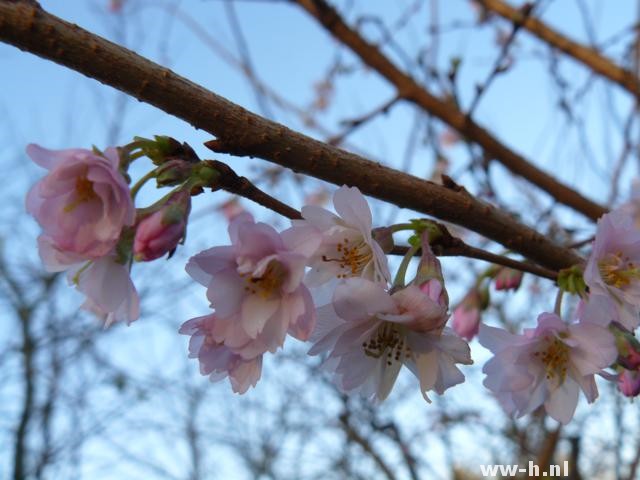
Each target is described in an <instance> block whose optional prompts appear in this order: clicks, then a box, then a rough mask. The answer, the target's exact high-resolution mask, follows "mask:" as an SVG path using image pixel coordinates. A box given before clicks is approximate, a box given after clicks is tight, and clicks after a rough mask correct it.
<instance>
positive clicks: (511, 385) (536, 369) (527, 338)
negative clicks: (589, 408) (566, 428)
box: [478, 313, 617, 424]
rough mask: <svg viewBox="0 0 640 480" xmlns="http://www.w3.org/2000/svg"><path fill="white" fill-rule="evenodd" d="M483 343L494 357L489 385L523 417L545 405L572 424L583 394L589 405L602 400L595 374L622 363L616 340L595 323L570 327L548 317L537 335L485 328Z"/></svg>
mask: <svg viewBox="0 0 640 480" xmlns="http://www.w3.org/2000/svg"><path fill="white" fill-rule="evenodd" d="M478 338H479V340H480V343H481V344H482V345H483V346H484V347H485V348H488V349H489V350H491V351H492V352H493V353H494V357H493V358H492V359H491V360H489V361H488V362H487V363H486V365H485V366H484V368H483V372H484V373H485V374H486V375H487V377H486V379H485V381H484V385H485V386H486V387H487V388H488V389H489V390H491V391H492V392H493V393H495V394H496V396H497V397H498V400H500V402H501V404H502V405H503V407H504V408H505V410H507V412H509V413H511V414H514V415H515V416H517V417H521V416H523V415H527V414H529V413H531V412H533V411H534V410H535V409H537V408H538V407H539V406H541V405H544V407H545V409H546V411H547V413H548V414H549V415H550V416H551V417H553V418H555V419H556V420H558V421H559V422H561V423H563V424H566V423H568V422H569V421H570V420H571V418H572V417H573V414H574V411H575V409H576V406H577V403H578V395H579V391H580V390H582V391H583V392H584V394H585V396H586V398H587V401H588V402H589V403H592V402H593V401H595V399H596V398H597V396H598V389H597V387H596V383H595V378H594V374H597V373H602V371H603V369H605V368H607V367H609V366H610V365H611V364H613V363H614V362H615V360H616V356H617V350H616V345H615V339H614V337H613V335H611V333H609V331H608V330H607V329H606V328H604V327H601V326H599V325H595V324H592V323H585V322H582V323H573V324H565V323H564V322H563V321H562V320H561V319H560V318H559V317H558V316H557V315H555V314H553V313H542V314H541V315H540V316H539V317H538V326H537V327H536V328H535V329H525V330H524V333H523V334H522V335H514V334H511V333H509V332H507V331H505V330H502V329H500V328H494V327H490V326H487V325H482V326H481V327H480V334H479V337H478Z"/></svg>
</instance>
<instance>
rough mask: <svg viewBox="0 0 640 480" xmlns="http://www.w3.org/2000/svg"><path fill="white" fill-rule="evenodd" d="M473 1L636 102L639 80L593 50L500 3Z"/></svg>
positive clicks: (497, 0) (498, 1)
mask: <svg viewBox="0 0 640 480" xmlns="http://www.w3.org/2000/svg"><path fill="white" fill-rule="evenodd" d="M475 1H476V2H477V3H478V4H480V5H482V6H483V7H484V8H486V9H487V10H489V11H491V12H493V13H496V14H498V15H500V16H501V17H503V18H505V19H507V20H510V21H511V22H513V23H514V24H521V25H522V26H523V27H524V28H526V29H527V30H528V31H529V32H531V33H532V34H533V35H535V36H536V37H538V38H539V39H540V40H542V41H544V42H546V43H548V44H549V45H551V46H552V47H554V48H557V49H558V50H560V51H562V52H564V53H566V54H567V55H569V56H570V57H572V58H574V59H575V60H577V61H578V62H580V63H582V64H583V65H584V66H586V67H587V68H589V69H590V70H592V71H594V72H596V73H598V74H600V75H602V76H603V77H606V78H608V79H609V80H611V81H612V82H614V83H617V84H618V85H620V86H622V87H623V88H625V89H626V90H627V91H629V93H631V94H632V95H633V96H634V97H636V98H640V80H638V77H637V76H636V75H634V74H633V72H630V71H628V70H625V69H624V68H621V67H619V66H617V65H616V64H615V63H613V62H612V61H611V60H609V59H608V58H606V57H605V56H603V55H601V54H600V53H599V52H598V51H596V50H594V49H593V48H588V47H585V46H584V45H581V44H580V43H578V42H576V41H574V40H571V39H570V38H568V37H566V36H564V35H562V34H561V33H559V32H556V31H555V30H553V29H552V28H550V27H548V26H547V25H546V24H545V23H543V22H542V21H540V20H538V19H537V18H533V17H529V16H523V14H522V12H520V11H519V10H517V9H515V8H513V7H511V6H510V5H508V4H507V3H505V2H503V1H501V0H475Z"/></svg>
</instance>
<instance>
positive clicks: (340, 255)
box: [291, 186, 391, 286]
mask: <svg viewBox="0 0 640 480" xmlns="http://www.w3.org/2000/svg"><path fill="white" fill-rule="evenodd" d="M333 205H334V207H335V210H336V212H337V213H338V215H335V214H333V213H331V212H329V211H328V210H325V209H324V208H321V207H319V206H316V205H307V206H305V207H303V208H302V216H303V218H304V220H294V221H293V229H292V232H291V235H292V236H293V237H294V242H295V243H296V244H297V245H304V244H308V243H309V242H318V243H319V248H318V249H317V250H316V251H315V252H314V254H313V255H312V256H311V258H310V259H309V266H310V267H311V271H310V272H309V274H308V275H307V278H306V283H307V284H308V285H310V286H317V285H321V284H323V283H325V282H328V281H329V280H331V279H335V278H338V279H344V278H349V277H363V278H367V279H370V280H374V281H377V282H384V283H386V282H388V281H389V279H390V276H391V275H390V273H389V268H388V266H387V258H386V256H385V254H384V252H383V251H382V248H381V247H380V245H379V244H378V243H377V242H376V241H375V240H374V239H373V237H372V233H371V231H372V218H371V210H370V209H369V205H368V204H367V201H366V200H365V198H364V196H363V195H362V194H361V193H360V190H358V189H357V188H355V187H347V186H342V187H340V188H339V189H338V190H337V191H336V192H335V194H334V196H333Z"/></svg>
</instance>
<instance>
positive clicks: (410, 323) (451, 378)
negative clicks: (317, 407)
mask: <svg viewBox="0 0 640 480" xmlns="http://www.w3.org/2000/svg"><path fill="white" fill-rule="evenodd" d="M426 292H428V294H425V292H424V291H422V290H421V289H420V287H418V286H416V285H409V286H408V287H406V288H403V289H401V290H398V291H396V292H394V293H392V294H390V293H389V292H387V291H386V290H385V289H384V287H383V285H382V284H380V283H377V282H372V281H370V280H367V279H364V278H350V279H347V280H346V281H345V282H344V283H343V284H341V285H340V286H339V288H337V289H336V291H335V294H334V298H333V303H332V304H329V305H326V306H324V307H321V308H320V309H319V320H318V328H317V329H316V332H314V335H313V338H312V341H313V342H314V345H313V347H312V348H311V350H310V351H309V354H311V355H318V354H321V353H324V352H327V353H328V356H327V358H326V360H325V362H324V367H325V368H326V369H327V370H329V371H331V372H333V373H334V377H335V381H336V383H337V385H338V386H339V388H340V389H341V390H342V391H344V392H360V393H361V394H363V395H365V396H367V397H370V398H375V399H377V400H379V401H383V400H384V399H385V398H386V397H387V396H388V395H389V393H390V391H391V389H392V387H393V385H394V383H395V380H396V378H397V376H398V373H399V371H400V369H401V367H402V365H406V366H407V367H408V368H409V370H411V372H413V374H414V375H415V376H416V377H417V378H418V380H419V382H420V391H421V392H422V394H423V396H424V398H425V399H426V400H427V401H429V399H428V397H427V392H428V391H431V390H434V391H436V392H437V393H438V394H442V393H444V391H445V390H446V389H447V388H449V387H452V386H453V385H456V384H458V383H461V382H463V381H464V375H463V374H462V372H460V370H458V368H457V367H456V364H458V363H462V364H470V363H472V362H471V358H470V352H469V346H468V345H467V343H466V342H464V341H463V340H462V339H460V338H459V337H458V336H456V335H455V334H453V332H451V330H449V329H448V328H446V327H444V324H445V323H446V321H447V318H448V313H447V307H446V305H443V304H442V303H441V299H442V296H441V295H440V293H441V292H440V291H438V289H437V288H435V283H433V284H431V285H430V287H429V288H428V289H426Z"/></svg>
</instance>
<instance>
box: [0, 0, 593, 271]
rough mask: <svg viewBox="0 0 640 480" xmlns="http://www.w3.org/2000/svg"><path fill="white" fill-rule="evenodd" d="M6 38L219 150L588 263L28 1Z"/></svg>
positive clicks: (521, 249)
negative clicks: (194, 132) (189, 129)
mask: <svg viewBox="0 0 640 480" xmlns="http://www.w3.org/2000/svg"><path fill="white" fill-rule="evenodd" d="M0 40H2V41H4V42H7V43H10V44H13V45H15V46H17V47H19V48H21V49H22V50H26V51H29V52H31V53H34V54H36V55H39V56H42V57H44V58H47V59H50V60H53V61H55V62H57V63H60V64H62V65H65V66H67V67H69V68H71V69H73V70H76V71H78V72H81V73H83V74H85V75H87V76H89V77H91V78H95V79H97V80H99V81H101V82H103V83H105V84H107V85H110V86H112V87H114V88H117V89H119V90H122V91H123V92H126V93H128V94H130V95H132V96H134V97H135V98H137V99H139V100H141V101H145V102H147V103H150V104H152V105H154V106H156V107H158V108H160V109H161V110H163V111H165V112H167V113H169V114H172V115H175V116H176V117H178V118H181V119H183V120H185V121H187V122H189V123H191V124H192V125H194V126H195V127H197V128H200V129H203V130H205V131H207V132H210V133H211V134H213V135H215V136H217V138H218V140H217V147H218V149H220V150H224V151H226V152H230V153H234V154H236V155H249V156H256V157H260V158H264V159H266V160H269V161H271V162H274V163H277V164H279V165H283V166H285V167H287V168H290V169H292V170H294V171H296V172H301V173H305V174H307V175H311V176H314V177H316V178H320V179H322V180H326V181H328V182H331V183H334V184H337V185H342V184H349V185H355V186H357V187H359V188H360V189H361V190H362V191H363V192H364V193H365V194H368V195H371V196H373V197H376V198H379V199H381V200H384V201H387V202H391V203H393V204H395V205H397V206H399V207H403V208H409V209H412V210H415V211H418V212H422V213H425V214H428V215H433V216H435V217H438V218H440V219H442V220H445V221H449V222H452V223H455V224H458V225H462V226H464V227H466V228H469V229H471V230H473V231H475V232H477V233H479V234H481V235H484V236H486V237H487V238H490V239H492V240H494V241H496V242H499V243H501V244H502V245H504V246H505V247H507V248H508V249H509V250H512V251H515V252H518V253H520V254H522V255H523V256H525V257H527V258H529V259H531V260H534V261H536V262H538V263H539V264H541V265H544V266H546V267H548V268H552V269H560V268H564V267H568V266H571V265H573V264H576V263H579V262H581V261H582V259H581V258H580V257H579V256H577V255H576V254H575V253H574V252H572V251H570V250H567V249H565V248H563V247H560V246H558V245H556V244H554V243H553V242H551V241H550V240H549V239H547V238H546V237H545V236H543V235H541V234H539V233H538V232H536V231H535V230H533V229H531V228H529V227H527V226H525V225H522V224H520V223H519V222H517V221H516V220H514V219H513V218H512V217H510V216H509V215H508V214H506V213H504V212H502V211H500V210H498V209H496V208H495V207H493V206H491V205H488V204H486V203H484V202H481V201H479V200H477V199H475V198H473V197H472V196H470V195H469V194H467V193H466V192H464V191H456V190H454V189H449V188H446V187H443V186H440V185H435V184H433V183H431V182H427V181H424V180H420V179H418V178H416V177H414V176H412V175H408V174H405V173H402V172H399V171H397V170H393V169H391V168H388V167H385V166H382V165H379V164H377V163H374V162H371V161H369V160H366V159H364V158H362V157H360V156H358V155H355V154H352V153H349V152H345V151H343V150H340V149H338V148H336V147H333V146H331V145H327V144H325V143H322V142H319V141H317V140H314V139H312V138H309V137H307V136H305V135H302V134H300V133H297V132H294V131H292V130H290V129H288V128H286V127H284V126H282V125H280V124H277V123H275V122H271V121H269V120H266V119H264V118H261V117H259V116H258V115H255V114H253V113H251V112H249V111H247V110H245V109H243V108H242V107H240V106H238V105H235V104H233V103H231V102H229V101H228V100H226V99H224V98H222V97H220V96H218V95H216V94H214V93H212V92H210V91H208V90H206V89H204V88H202V87H201V86H199V85H196V84H194V83H192V82H190V81H189V80H187V79H185V78H183V77H180V76H178V75H176V74H175V73H173V72H172V71H170V70H169V69H167V68H164V67H161V66H160V65H157V64H155V63H153V62H151V61H149V60H147V59H145V58H143V57H141V56H139V55H137V54H135V53H134V52H131V51H130V50H127V49H125V48H123V47H120V46H118V45H115V44H113V43H111V42H109V41H107V40H105V39H103V38H101V37H99V36H97V35H94V34H92V33H90V32H87V31H86V30H83V29H82V28H80V27H78V26H77V25H72V24H70V23H67V22H65V21H63V20H61V19H59V18H57V17H55V16H53V15H50V14H48V13H47V12H45V11H43V10H41V9H38V8H35V7H33V6H31V5H28V4H25V3H24V2H8V1H7V0H0ZM592 213H595V212H593V211H592ZM594 216H596V215H594Z"/></svg>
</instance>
